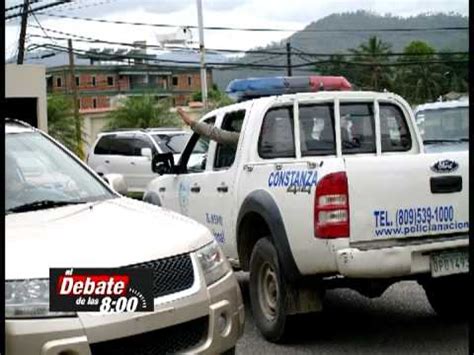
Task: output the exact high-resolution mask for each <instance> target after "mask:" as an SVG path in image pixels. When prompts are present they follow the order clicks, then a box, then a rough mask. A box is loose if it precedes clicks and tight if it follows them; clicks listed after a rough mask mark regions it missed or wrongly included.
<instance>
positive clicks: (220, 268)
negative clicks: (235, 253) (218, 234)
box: [196, 241, 231, 286]
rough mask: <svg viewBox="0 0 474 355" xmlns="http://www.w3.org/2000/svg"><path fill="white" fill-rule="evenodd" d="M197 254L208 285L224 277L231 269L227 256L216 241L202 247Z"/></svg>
mask: <svg viewBox="0 0 474 355" xmlns="http://www.w3.org/2000/svg"><path fill="white" fill-rule="evenodd" d="M196 254H197V257H198V260H199V263H200V265H201V268H202V271H203V273H204V278H205V279H206V285H207V286H209V285H211V284H213V283H214V282H216V281H217V280H219V279H220V278H222V277H224V276H225V275H226V274H227V273H228V272H229V271H230V270H231V267H230V264H229V262H228V261H227V258H226V257H225V255H224V253H223V252H222V249H221V247H220V246H219V244H217V242H216V241H213V242H211V243H209V244H207V245H206V246H204V247H202V248H201V249H199V250H198V251H197V252H196Z"/></svg>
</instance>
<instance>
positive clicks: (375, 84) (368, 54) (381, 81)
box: [349, 36, 392, 91]
mask: <svg viewBox="0 0 474 355" xmlns="http://www.w3.org/2000/svg"><path fill="white" fill-rule="evenodd" d="M391 48H392V45H391V44H390V43H387V42H383V41H382V40H381V39H379V38H377V36H371V37H370V38H369V40H368V41H367V42H365V43H361V44H360V45H359V46H358V47H357V48H353V49H349V51H350V52H351V53H353V54H354V58H353V61H354V62H363V63H368V65H366V66H361V68H359V69H358V70H357V71H358V74H359V75H358V81H359V85H360V86H361V87H362V88H366V89H372V90H375V91H380V90H382V89H386V88H388V87H390V86H391V80H390V77H391V70H390V69H389V67H386V66H384V64H387V63H389V59H388V56H387V54H390V53H391V52H390V49H391Z"/></svg>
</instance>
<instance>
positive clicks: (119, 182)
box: [102, 174, 128, 195]
mask: <svg viewBox="0 0 474 355" xmlns="http://www.w3.org/2000/svg"><path fill="white" fill-rule="evenodd" d="M102 178H103V179H104V180H105V181H106V182H107V183H108V184H109V185H110V187H112V189H114V190H115V191H116V192H118V193H119V194H121V195H126V194H127V193H128V186H127V182H126V181H125V178H124V177H123V175H122V174H105V175H104V176H103V177H102Z"/></svg>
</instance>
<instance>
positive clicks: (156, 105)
mask: <svg viewBox="0 0 474 355" xmlns="http://www.w3.org/2000/svg"><path fill="white" fill-rule="evenodd" d="M169 109H170V104H169V102H168V101H167V100H160V101H157V100H156V99H155V97H154V96H152V95H143V96H131V97H127V98H126V99H124V100H123V101H122V103H121V106H120V107H119V108H118V109H117V110H115V111H112V112H111V113H110V114H109V116H108V118H109V119H110V122H109V124H108V125H107V128H108V129H116V128H150V127H165V126H166V127H177V126H179V120H178V118H177V116H176V114H174V113H171V112H170V110H169Z"/></svg>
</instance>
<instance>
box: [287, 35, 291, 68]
mask: <svg viewBox="0 0 474 355" xmlns="http://www.w3.org/2000/svg"><path fill="white" fill-rule="evenodd" d="M286 71H287V74H288V76H291V44H290V42H286Z"/></svg>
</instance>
